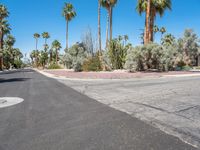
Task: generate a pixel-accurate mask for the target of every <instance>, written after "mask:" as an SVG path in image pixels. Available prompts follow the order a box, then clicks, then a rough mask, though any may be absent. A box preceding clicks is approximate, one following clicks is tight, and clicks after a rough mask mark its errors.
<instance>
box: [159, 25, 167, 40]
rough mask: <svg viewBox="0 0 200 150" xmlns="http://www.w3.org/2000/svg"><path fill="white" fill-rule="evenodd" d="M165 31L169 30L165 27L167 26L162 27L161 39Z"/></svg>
mask: <svg viewBox="0 0 200 150" xmlns="http://www.w3.org/2000/svg"><path fill="white" fill-rule="evenodd" d="M165 32H167V31H166V29H165V27H162V28H160V33H161V39H162V37H163V34H164V33H165Z"/></svg>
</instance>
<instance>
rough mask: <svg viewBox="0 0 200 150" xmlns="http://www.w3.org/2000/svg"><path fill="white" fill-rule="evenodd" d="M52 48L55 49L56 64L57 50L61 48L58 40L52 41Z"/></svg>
mask: <svg viewBox="0 0 200 150" xmlns="http://www.w3.org/2000/svg"><path fill="white" fill-rule="evenodd" d="M52 48H53V49H55V51H56V64H58V51H59V50H60V49H61V48H62V46H61V44H60V42H59V41H58V40H55V41H53V43H52Z"/></svg>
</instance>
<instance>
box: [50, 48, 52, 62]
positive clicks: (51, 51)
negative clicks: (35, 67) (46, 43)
mask: <svg viewBox="0 0 200 150" xmlns="http://www.w3.org/2000/svg"><path fill="white" fill-rule="evenodd" d="M51 62H52V51H51V52H50V64H51Z"/></svg>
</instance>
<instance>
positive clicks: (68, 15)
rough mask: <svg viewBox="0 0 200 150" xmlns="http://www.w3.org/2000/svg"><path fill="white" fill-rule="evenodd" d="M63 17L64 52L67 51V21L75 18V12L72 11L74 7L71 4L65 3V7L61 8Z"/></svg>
mask: <svg viewBox="0 0 200 150" xmlns="http://www.w3.org/2000/svg"><path fill="white" fill-rule="evenodd" d="M63 16H64V17H65V20H66V49H65V52H67V50H68V24H69V21H71V20H72V19H73V18H75V17H76V11H75V9H74V6H73V5H72V4H71V3H65V6H64V8H63Z"/></svg>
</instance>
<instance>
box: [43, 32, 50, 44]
mask: <svg viewBox="0 0 200 150" xmlns="http://www.w3.org/2000/svg"><path fill="white" fill-rule="evenodd" d="M42 37H43V38H44V40H45V41H44V44H45V45H46V44H47V39H49V38H50V35H49V33H48V32H43V33H42Z"/></svg>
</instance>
